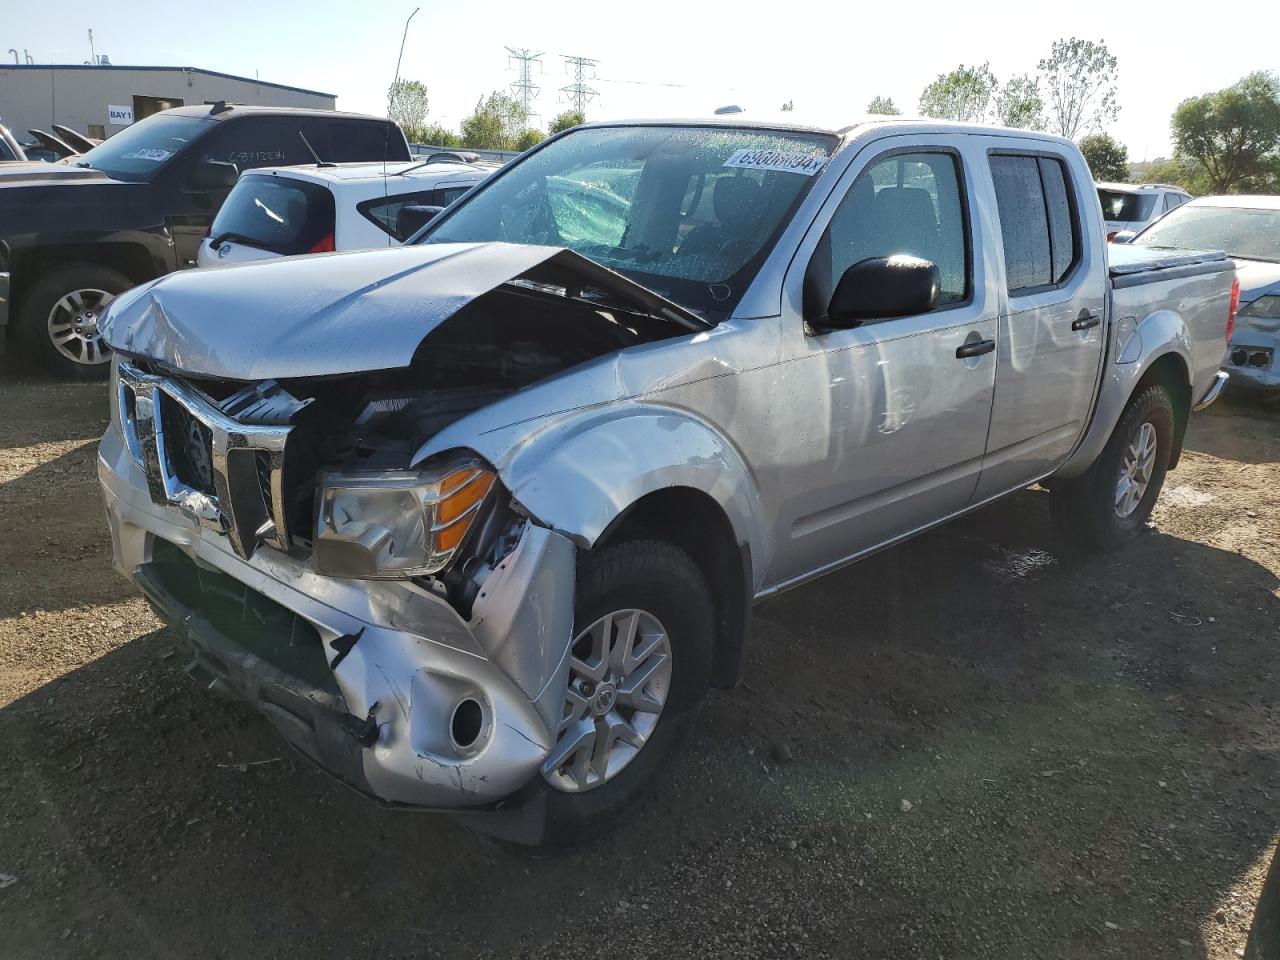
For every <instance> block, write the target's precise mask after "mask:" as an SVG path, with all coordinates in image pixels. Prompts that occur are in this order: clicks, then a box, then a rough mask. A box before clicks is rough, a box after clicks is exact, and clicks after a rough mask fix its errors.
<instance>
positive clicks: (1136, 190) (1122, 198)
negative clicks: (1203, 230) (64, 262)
mask: <svg viewBox="0 0 1280 960" xmlns="http://www.w3.org/2000/svg"><path fill="white" fill-rule="evenodd" d="M1095 186H1096V187H1097V188H1098V202H1099V203H1101V204H1102V219H1104V220H1105V221H1106V222H1107V239H1108V240H1113V239H1115V235H1116V234H1117V233H1119V232H1121V231H1122V230H1132V231H1133V232H1134V233H1137V232H1138V231H1139V230H1141V229H1142V228H1143V227H1145V226H1146V225H1147V224H1149V223H1151V222H1152V221H1154V220H1157V219H1159V218H1160V217H1163V216H1164V215H1165V214H1166V213H1168V212H1169V211H1170V210H1172V209H1173V208H1174V207H1179V206H1181V205H1182V204H1184V203H1186V202H1187V201H1188V200H1190V199H1191V194H1189V193H1187V191H1185V190H1183V189H1182V188H1181V187H1175V186H1171V185H1170V184H1167V183H1098V184H1095Z"/></svg>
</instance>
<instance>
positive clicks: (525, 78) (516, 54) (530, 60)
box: [507, 47, 542, 121]
mask: <svg viewBox="0 0 1280 960" xmlns="http://www.w3.org/2000/svg"><path fill="white" fill-rule="evenodd" d="M507 53H508V54H510V57H509V59H510V60H516V61H518V62H519V64H520V79H519V80H517V81H516V82H515V83H513V84H511V92H512V93H514V94H515V95H516V98H517V99H518V100H519V101H520V106H521V107H523V108H524V115H525V119H526V121H528V119H529V118H531V117H533V116H534V114H533V113H532V112H531V111H530V109H529V104H530V103H531V102H532V101H533V100H534V99H535V98H536V97H537V96H538V93H539V91H540V90H541V89H542V88H541V87H539V86H538V85H537V84H536V83H534V82H533V65H534V64H535V63H537V62H538V60H539V59H540V58H541V57H542V54H541V53H534V52H533V51H532V50H529V49H526V48H525V47H520V48H516V47H507Z"/></svg>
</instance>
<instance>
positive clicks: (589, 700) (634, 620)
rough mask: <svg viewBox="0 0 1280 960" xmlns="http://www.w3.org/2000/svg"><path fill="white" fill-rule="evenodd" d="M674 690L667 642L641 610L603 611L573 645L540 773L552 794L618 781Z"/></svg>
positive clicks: (661, 629)
mask: <svg viewBox="0 0 1280 960" xmlns="http://www.w3.org/2000/svg"><path fill="white" fill-rule="evenodd" d="M670 688H671V641H670V638H669V637H668V636H667V631H666V629H665V628H664V627H663V626H662V624H661V623H660V622H659V621H658V618H657V617H655V616H653V614H651V613H647V612H646V611H644V610H618V611H615V612H614V613H610V614H606V615H605V616H603V617H601V618H600V619H598V620H596V621H595V622H594V623H592V624H591V625H590V626H589V627H587V628H586V629H585V630H583V631H582V632H581V633H580V634H578V636H577V637H576V638H575V639H574V641H573V650H572V653H571V655H570V661H569V685H568V688H567V689H566V690H565V701H564V709H563V711H562V712H561V718H560V724H559V727H558V729H557V732H556V745H555V746H554V747H553V748H552V750H551V753H550V755H549V756H548V757H547V759H546V761H545V762H544V763H543V765H542V775H543V777H544V778H545V779H546V781H547V782H548V783H549V784H550V785H551V786H553V787H555V788H556V789H557V790H563V791H565V792H566V793H578V792H581V791H583V790H591V789H593V788H595V787H598V786H601V785H602V784H604V783H607V782H608V781H609V780H611V779H613V778H614V777H615V776H617V775H618V774H619V773H620V772H621V771H622V769H623V768H624V767H626V765H627V764H629V763H630V762H631V761H632V760H634V759H635V757H636V755H637V754H639V752H640V750H641V749H642V748H643V747H644V745H645V743H646V742H647V741H648V740H649V738H650V737H651V736H653V732H654V730H655V729H656V727H657V725H658V720H659V719H660V718H661V716H662V709H663V707H664V706H665V704H666V701H667V694H668V692H669V691H670Z"/></svg>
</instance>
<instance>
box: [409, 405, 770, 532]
mask: <svg viewBox="0 0 1280 960" xmlns="http://www.w3.org/2000/svg"><path fill="white" fill-rule="evenodd" d="M455 426H456V428H462V429H458V430H456V432H455V429H450V430H446V431H444V432H442V433H441V434H439V435H437V436H436V437H435V438H433V439H432V441H431V442H430V443H428V444H426V445H424V446H423V448H422V449H421V450H419V451H418V453H417V455H416V456H415V457H414V460H415V462H417V461H421V460H424V459H426V458H427V457H429V456H431V455H432V454H434V453H436V452H439V451H441V450H446V449H449V448H450V447H452V446H461V445H465V446H467V447H469V448H470V449H472V450H475V452H477V453H479V454H480V455H481V456H483V457H485V459H487V460H488V461H489V462H490V463H492V464H493V465H494V467H495V468H496V469H497V471H498V474H499V476H500V478H501V479H502V481H503V483H504V484H505V485H506V487H507V489H508V490H509V491H510V493H511V495H512V496H513V497H514V498H515V499H516V500H517V501H518V502H519V503H520V504H521V505H522V506H523V507H524V508H525V509H526V510H527V511H528V512H529V514H530V515H531V516H532V517H534V518H535V519H536V520H537V522H538V523H541V524H543V525H545V526H547V527H550V528H551V529H553V530H556V531H558V532H559V533H562V534H564V535H565V536H566V537H568V538H570V539H571V540H573V541H574V543H576V544H577V545H578V546H580V547H584V548H590V547H592V546H594V545H595V543H596V541H597V540H599V538H600V537H601V535H602V534H604V533H605V531H606V530H608V529H609V526H610V525H611V524H612V523H613V522H614V521H615V520H617V519H618V518H619V517H620V516H621V515H622V514H623V513H624V512H625V511H626V510H627V509H628V508H629V507H631V506H632V505H633V504H634V503H635V502H636V501H638V500H639V499H640V498H642V497H644V496H646V495H647V494H650V493H654V492H657V491H659V490H663V489H667V488H670V487H689V488H692V489H695V490H701V491H703V492H704V493H706V494H708V495H709V496H711V498H712V499H713V500H715V501H716V502H717V503H718V504H720V506H721V508H722V509H723V510H724V512H725V515H726V516H727V517H728V519H729V523H730V525H731V526H732V528H733V532H734V537H735V539H736V540H737V541H738V542H739V543H749V544H751V546H752V551H753V553H754V552H757V551H758V552H759V553H760V555H767V554H768V547H767V541H768V527H767V525H766V524H765V523H764V519H763V513H762V508H761V503H760V494H759V489H758V486H757V484H756V481H755V478H754V476H753V475H752V473H751V470H750V468H749V467H748V466H747V464H746V462H745V460H744V458H743V457H742V455H741V454H740V453H739V452H738V450H737V449H736V448H735V447H734V445H733V444H732V443H730V441H729V440H728V438H727V437H725V436H724V435H723V434H722V433H721V432H720V431H718V430H717V429H715V427H714V426H713V425H712V424H710V423H708V422H707V421H705V420H703V419H702V418H700V417H698V416H696V415H694V414H693V413H691V412H689V411H688V410H684V409H681V408H678V407H674V406H668V405H664V404H661V403H657V402H653V401H622V402H617V403H611V404H608V405H605V406H602V407H592V408H587V409H585V410H578V411H572V412H570V413H568V414H564V415H559V416H550V417H546V418H543V419H542V420H540V421H539V422H537V423H528V422H525V423H518V424H513V425H511V426H509V427H504V428H500V429H496V430H493V431H490V432H487V433H483V434H479V435H475V434H468V433H466V432H465V421H464V422H462V423H460V424H457V425H455Z"/></svg>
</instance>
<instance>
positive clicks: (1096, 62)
mask: <svg viewBox="0 0 1280 960" xmlns="http://www.w3.org/2000/svg"><path fill="white" fill-rule="evenodd" d="M1039 69H1040V87H1041V89H1042V90H1043V91H1044V97H1045V100H1046V106H1047V108H1048V112H1049V129H1050V130H1051V131H1052V132H1053V133H1056V134H1058V135H1059V136H1063V137H1067V138H1068V139H1070V140H1074V139H1075V138H1076V137H1078V136H1079V135H1080V134H1082V133H1090V132H1091V131H1093V130H1097V129H1099V128H1100V127H1102V126H1103V125H1104V124H1106V123H1108V122H1110V121H1112V120H1115V118H1116V117H1117V116H1119V114H1120V106H1119V104H1118V103H1117V102H1116V58H1115V57H1114V56H1112V54H1111V51H1110V50H1108V49H1107V45H1106V44H1105V43H1103V42H1102V41H1101V40H1099V41H1098V42H1097V43H1094V42H1093V41H1092V40H1077V39H1076V38H1075V37H1072V38H1071V39H1070V40H1055V41H1054V42H1053V47H1052V49H1051V50H1050V51H1049V56H1047V57H1045V58H1044V59H1043V60H1041V61H1040V64H1039Z"/></svg>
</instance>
